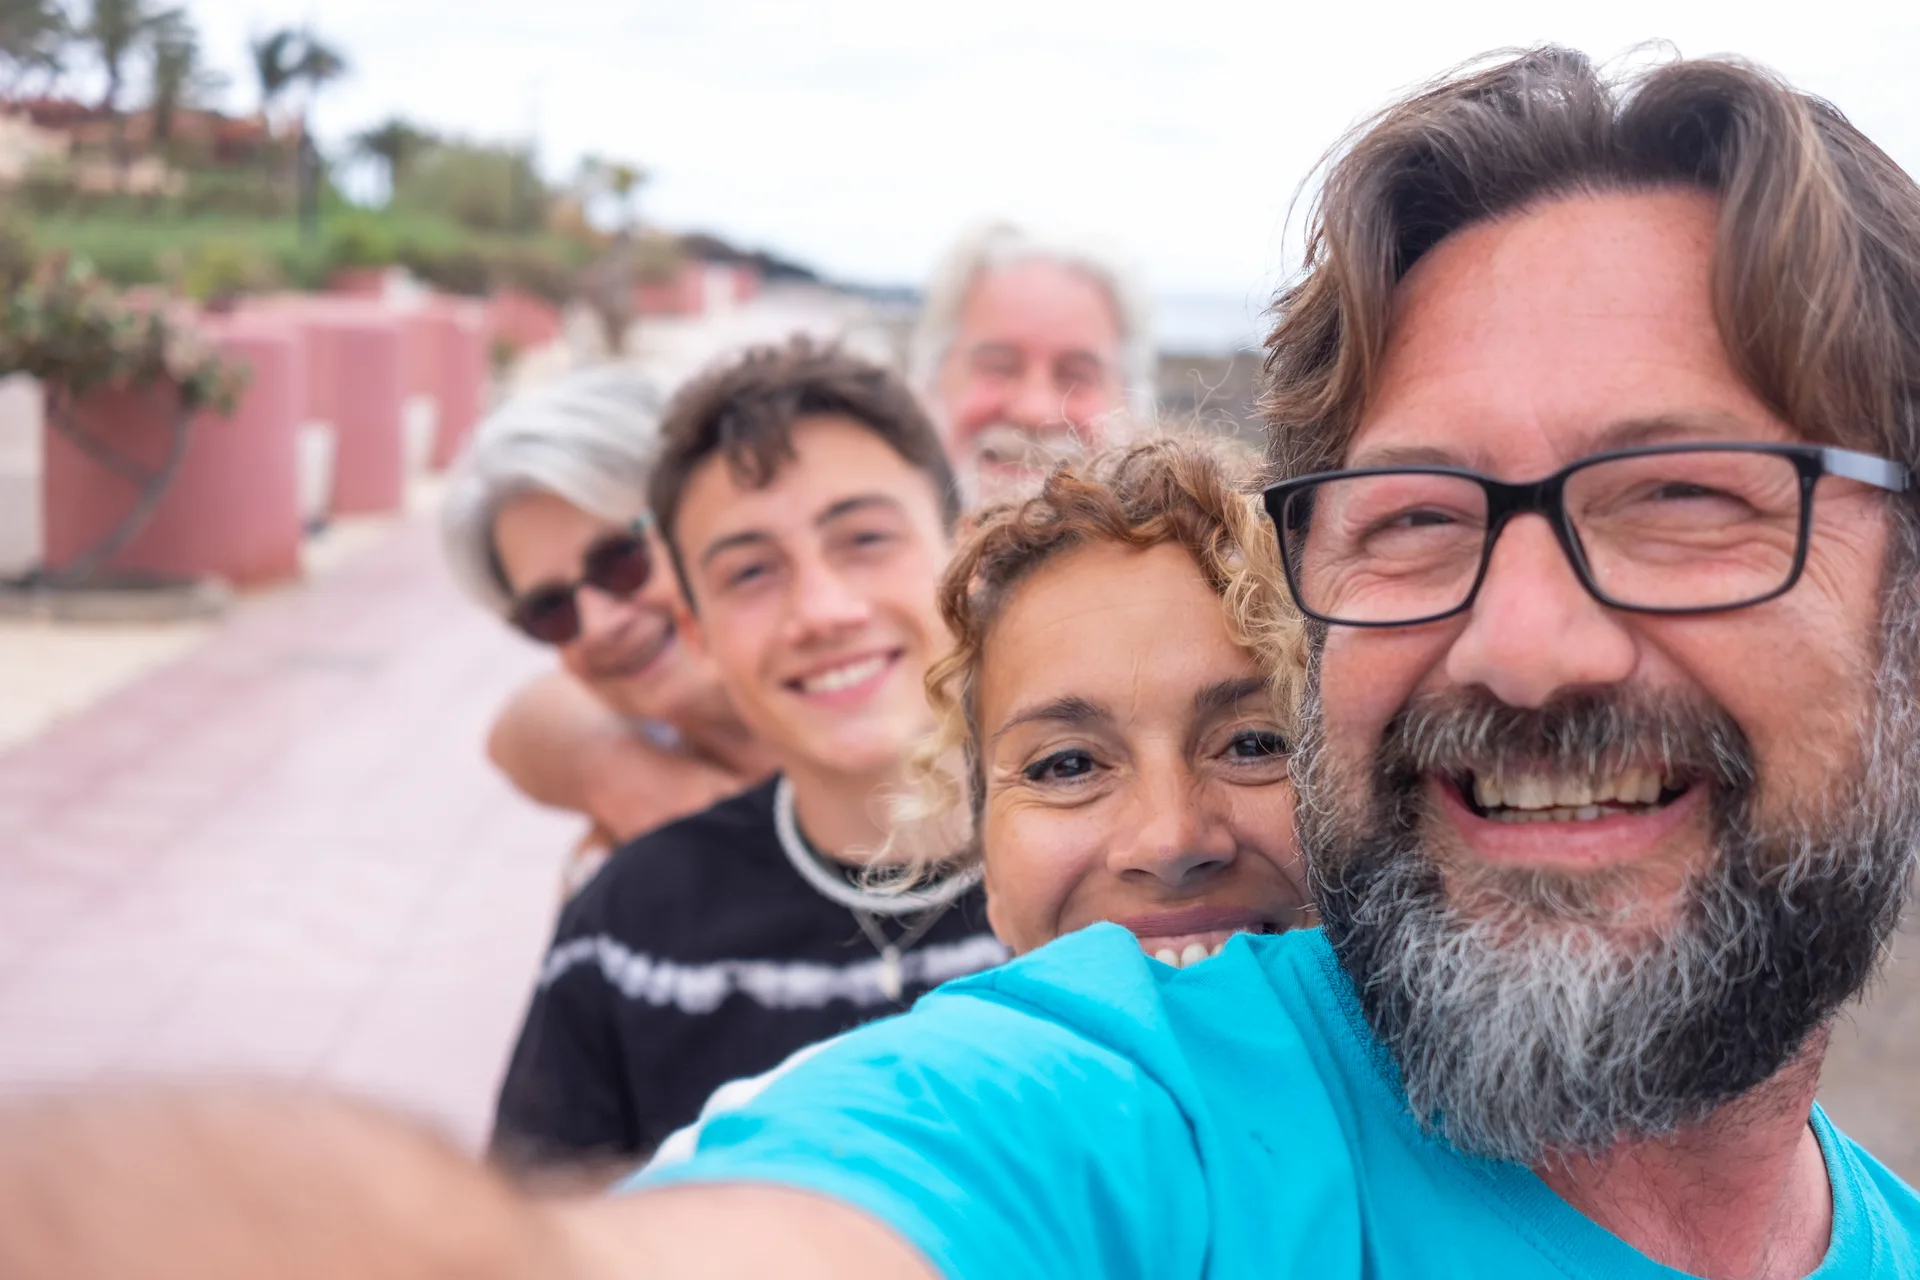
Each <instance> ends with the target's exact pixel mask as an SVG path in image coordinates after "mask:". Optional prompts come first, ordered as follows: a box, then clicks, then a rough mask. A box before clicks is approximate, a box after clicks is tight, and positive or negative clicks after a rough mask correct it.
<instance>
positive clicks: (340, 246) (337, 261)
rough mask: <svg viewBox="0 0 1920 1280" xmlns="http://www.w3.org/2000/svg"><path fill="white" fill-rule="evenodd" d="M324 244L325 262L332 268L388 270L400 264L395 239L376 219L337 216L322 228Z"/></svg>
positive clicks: (387, 227)
mask: <svg viewBox="0 0 1920 1280" xmlns="http://www.w3.org/2000/svg"><path fill="white" fill-rule="evenodd" d="M325 240H326V252H327V258H328V260H329V262H330V264H331V265H332V266H334V267H336V268H340V267H390V266H392V265H393V264H394V263H396V262H398V261H400V243H399V240H398V238H397V237H396V236H395V235H394V233H393V229H392V228H391V227H390V226H388V225H387V224H386V223H385V222H384V221H382V220H380V219H378V218H372V217H367V216H365V215H362V214H354V213H349V214H342V215H337V216H335V217H334V218H332V219H329V220H328V222H327V224H326V233H325Z"/></svg>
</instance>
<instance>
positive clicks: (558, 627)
mask: <svg viewBox="0 0 1920 1280" xmlns="http://www.w3.org/2000/svg"><path fill="white" fill-rule="evenodd" d="M580 569H581V573H580V581H579V582H577V583H558V582H555V583H547V584H545V585H543V586H538V587H535V588H533V589H532V590H531V591H529V592H527V593H526V594H525V595H524V596H522V597H520V599H519V600H518V601H517V602H516V603H515V604H514V607H513V614H512V621H513V624H514V625H515V626H516V627H519V628H520V630H522V631H524V632H525V633H526V634H527V635H529V636H531V637H532V638H533V639H535V640H538V641H540V642H541V643H542V644H551V645H563V644H571V643H572V642H573V641H574V640H576V639H578V638H579V636H580V604H579V601H578V600H577V599H576V597H575V592H576V591H578V590H579V588H580V587H581V586H583V585H584V586H591V587H594V588H596V589H597V590H600V591H604V592H605V593H606V594H608V595H610V596H613V597H615V598H616V599H622V600H624V599H626V598H627V597H628V596H631V595H632V594H633V593H634V592H636V591H639V590H640V589H641V588H642V587H644V586H646V585H647V582H648V580H649V579H651V578H652V577H653V554H652V552H651V551H650V550H649V549H648V547H647V541H646V539H645V537H643V536H641V535H639V534H630V533H612V534H608V535H607V536H606V537H604V538H600V539H598V540H596V541H595V542H594V543H593V545H592V546H590V547H588V548H587V551H586V554H585V555H584V556H583V557H581V565H580Z"/></svg>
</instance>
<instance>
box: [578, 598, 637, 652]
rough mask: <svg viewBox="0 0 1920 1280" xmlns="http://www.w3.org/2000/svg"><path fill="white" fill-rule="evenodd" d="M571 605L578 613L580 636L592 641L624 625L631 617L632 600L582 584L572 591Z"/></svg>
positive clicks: (632, 609)
mask: <svg viewBox="0 0 1920 1280" xmlns="http://www.w3.org/2000/svg"><path fill="white" fill-rule="evenodd" d="M573 607H574V609H575V610H577V611H578V613H579V615H580V638H581V639H582V640H587V641H593V640H596V639H599V638H600V637H602V636H605V635H607V634H609V633H611V632H615V631H618V630H620V629H621V628H622V627H624V626H625V625H626V624H627V623H628V622H629V621H630V620H631V619H632V617H633V611H634V601H633V600H632V599H631V598H628V599H622V598H621V597H619V596H612V595H608V594H607V593H606V592H604V591H602V590H600V589H599V588H598V587H590V586H582V587H580V588H578V589H576V590H575V591H574V593H573Z"/></svg>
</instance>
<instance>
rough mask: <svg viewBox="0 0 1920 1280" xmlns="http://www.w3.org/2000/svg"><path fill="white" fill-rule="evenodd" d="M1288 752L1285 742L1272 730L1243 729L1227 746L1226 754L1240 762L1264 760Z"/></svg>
mask: <svg viewBox="0 0 1920 1280" xmlns="http://www.w3.org/2000/svg"><path fill="white" fill-rule="evenodd" d="M1288 750H1289V748H1288V746H1287V740H1286V739H1285V738H1283V737H1281V736H1280V735H1279V734H1278V733H1276V732H1274V731H1273V730H1272V729H1243V730H1241V731H1240V732H1239V733H1236V734H1234V735H1233V741H1231V742H1229V743H1228V744H1227V753H1228V754H1229V755H1231V756H1233V757H1235V758H1236V759H1240V760H1265V759H1269V758H1271V757H1274V756H1284V755H1286V754H1287V751H1288Z"/></svg>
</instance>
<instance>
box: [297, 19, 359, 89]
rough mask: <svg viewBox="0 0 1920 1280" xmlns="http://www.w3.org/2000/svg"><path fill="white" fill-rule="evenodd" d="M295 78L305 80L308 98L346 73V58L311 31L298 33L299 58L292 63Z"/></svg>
mask: <svg viewBox="0 0 1920 1280" xmlns="http://www.w3.org/2000/svg"><path fill="white" fill-rule="evenodd" d="M293 74H294V77H295V78H296V79H299V80H304V81H306V82H307V95H308V97H309V98H311V97H312V95H314V94H316V93H318V92H319V91H320V88H321V86H323V85H325V84H327V83H329V82H331V81H334V80H338V79H339V78H340V77H341V76H344V75H345V74H347V59H346V56H345V55H344V54H342V53H341V52H340V51H339V50H338V49H335V48H334V47H333V46H332V45H328V44H322V43H321V42H320V37H318V36H316V35H314V34H313V32H311V31H303V32H301V33H300V60H299V61H298V62H296V63H294V65H293Z"/></svg>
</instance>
